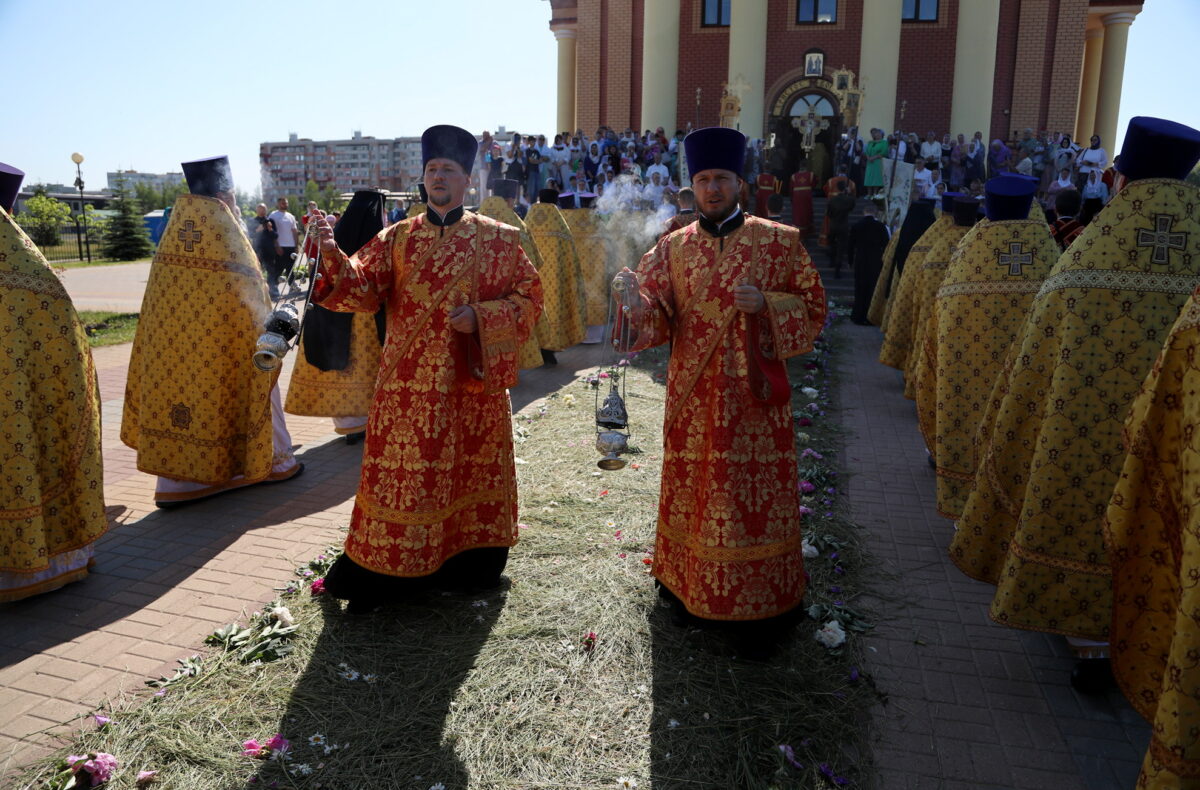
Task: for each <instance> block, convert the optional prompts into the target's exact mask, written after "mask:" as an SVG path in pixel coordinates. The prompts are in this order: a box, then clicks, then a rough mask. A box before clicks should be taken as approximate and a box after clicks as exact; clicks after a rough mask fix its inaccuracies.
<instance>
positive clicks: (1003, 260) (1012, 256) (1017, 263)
mask: <svg viewBox="0 0 1200 790" xmlns="http://www.w3.org/2000/svg"><path fill="white" fill-rule="evenodd" d="M997 255H998V257H999V259H1000V265H1001V266H1007V267H1008V273H1009V274H1010V275H1012V276H1013V277H1020V276H1021V267H1022V266H1029V265H1031V264H1032V263H1033V253H1031V252H1025V245H1024V244H1023V243H1022V242H1019V241H1010V242H1009V243H1008V252H1001V253H997Z"/></svg>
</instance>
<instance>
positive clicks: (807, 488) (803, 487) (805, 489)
mask: <svg viewBox="0 0 1200 790" xmlns="http://www.w3.org/2000/svg"><path fill="white" fill-rule="evenodd" d="M816 490H817V487H816V486H815V485H813V484H812V483H810V482H808V481H807V480H801V481H800V493H802V494H811V493H812V492H813V491H816Z"/></svg>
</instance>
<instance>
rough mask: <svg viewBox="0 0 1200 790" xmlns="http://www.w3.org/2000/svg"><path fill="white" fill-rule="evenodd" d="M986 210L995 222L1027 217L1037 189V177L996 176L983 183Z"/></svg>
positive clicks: (989, 217)
mask: <svg viewBox="0 0 1200 790" xmlns="http://www.w3.org/2000/svg"><path fill="white" fill-rule="evenodd" d="M983 191H984V210H985V211H986V212H987V218H988V219H990V220H992V221H993V222H996V221H1000V220H1006V219H1027V218H1028V217H1029V207H1030V206H1032V205H1033V193H1034V192H1036V191H1037V183H1036V180H1035V179H1031V178H1026V177H1025V176H1016V177H1014V176H1011V175H1006V176H996V177H995V178H993V179H991V180H989V181H988V182H987V183H986V184H984V185H983Z"/></svg>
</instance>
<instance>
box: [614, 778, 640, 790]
mask: <svg viewBox="0 0 1200 790" xmlns="http://www.w3.org/2000/svg"><path fill="white" fill-rule="evenodd" d="M637 786H638V783H637V780H636V779H634V778H633V777H631V776H619V777H617V787H619V788H621V790H637Z"/></svg>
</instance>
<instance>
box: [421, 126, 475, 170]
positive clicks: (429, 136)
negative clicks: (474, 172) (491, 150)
mask: <svg viewBox="0 0 1200 790" xmlns="http://www.w3.org/2000/svg"><path fill="white" fill-rule="evenodd" d="M478 151H479V142H478V141H477V140H476V139H475V135H473V134H471V133H470V132H468V131H467V130H466V129H463V128H461V127H458V126H451V125H450V124H439V125H437V126H430V127H429V128H428V129H426V130H425V133H424V134H422V135H421V167H422V168H423V167H425V165H427V164H429V160H431V159H449V160H451V161H453V162H458V163H459V165H461V166H462V169H463V172H465V173H466V174H467V175H470V174H471V169H472V168H473V167H474V166H475V155H476V153H477V152H478Z"/></svg>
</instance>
